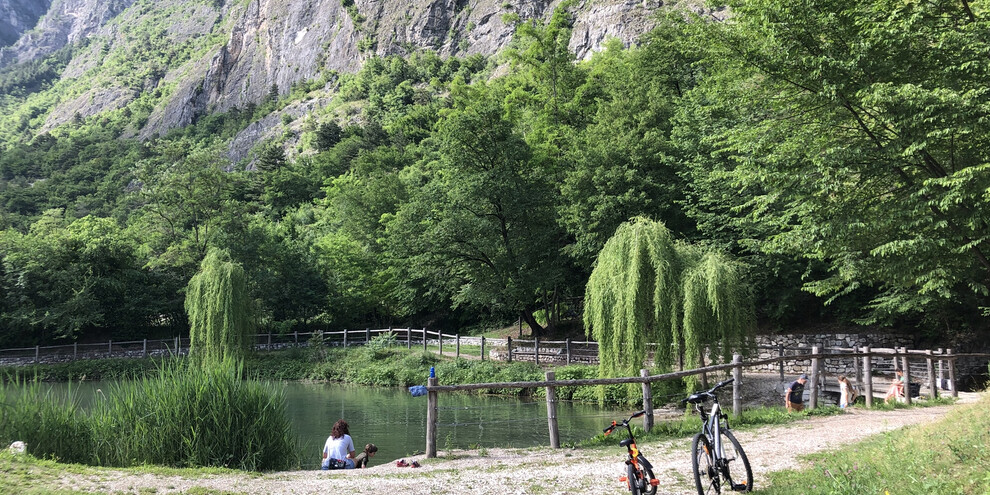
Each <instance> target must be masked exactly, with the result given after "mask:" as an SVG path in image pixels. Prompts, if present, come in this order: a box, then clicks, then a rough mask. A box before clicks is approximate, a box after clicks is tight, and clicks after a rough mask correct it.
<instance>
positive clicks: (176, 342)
mask: <svg viewBox="0 0 990 495" xmlns="http://www.w3.org/2000/svg"><path fill="white" fill-rule="evenodd" d="M172 349H174V350H175V355H176V356H178V355H179V338H178V337H176V338H175V343H174V344H172Z"/></svg>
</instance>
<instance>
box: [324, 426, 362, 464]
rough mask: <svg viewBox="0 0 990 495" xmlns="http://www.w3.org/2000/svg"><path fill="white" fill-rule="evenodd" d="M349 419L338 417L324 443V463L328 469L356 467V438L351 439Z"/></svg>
mask: <svg viewBox="0 0 990 495" xmlns="http://www.w3.org/2000/svg"><path fill="white" fill-rule="evenodd" d="M350 433H351V432H350V430H349V429H348V427H347V421H344V420H343V419H338V420H337V422H336V423H334V424H333V428H331V430H330V437H328V438H327V442H326V443H325V444H324V445H323V464H322V466H321V467H322V468H323V469H324V470H326V469H354V440H351V435H350Z"/></svg>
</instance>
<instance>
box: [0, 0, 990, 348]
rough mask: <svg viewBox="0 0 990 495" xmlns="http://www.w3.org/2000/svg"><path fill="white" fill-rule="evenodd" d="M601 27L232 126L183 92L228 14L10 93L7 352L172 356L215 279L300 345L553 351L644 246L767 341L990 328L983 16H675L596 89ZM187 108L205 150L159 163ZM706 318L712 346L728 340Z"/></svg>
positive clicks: (195, 141) (752, 6) (329, 91)
mask: <svg viewBox="0 0 990 495" xmlns="http://www.w3.org/2000/svg"><path fill="white" fill-rule="evenodd" d="M221 3H222V2H210V4H211V5H214V6H215V5H220V4H221ZM340 5H341V8H342V10H347V12H348V13H349V15H351V16H352V19H353V20H354V21H355V23H357V24H361V23H362V21H361V17H360V13H359V12H358V11H357V7H356V4H355V3H354V2H353V1H351V0H341V4H340ZM578 8H580V7H579V6H578V5H577V4H576V3H575V2H571V1H567V2H561V3H559V4H558V5H557V7H556V8H555V11H554V13H553V15H552V16H550V18H549V19H547V20H546V22H541V21H540V20H538V19H528V20H523V19H522V17H520V16H519V15H517V14H515V13H514V14H512V15H510V16H507V17H506V18H505V19H506V21H507V22H509V23H511V24H513V25H514V26H515V30H516V32H515V35H514V37H513V40H512V41H511V43H510V44H509V46H508V48H507V50H505V51H504V52H503V53H502V54H500V55H498V56H494V57H490V58H486V57H484V56H481V55H472V56H469V57H464V58H459V57H441V56H440V55H438V54H437V53H435V52H433V51H430V50H412V49H409V51H408V53H407V54H406V55H405V56H398V55H391V56H387V57H379V56H375V55H373V54H371V56H369V57H368V58H367V59H365V60H364V61H363V64H362V66H361V68H360V70H359V71H358V72H357V73H354V74H350V73H345V74H338V73H336V72H333V71H325V72H324V73H321V74H319V75H317V76H315V77H314V78H313V79H309V80H299V81H296V82H294V83H292V85H291V87H289V88H285V87H283V88H279V87H278V86H275V87H265V88H263V92H264V93H265V94H264V95H260V96H259V98H260V99H259V100H258V101H249V102H245V103H244V104H243V105H242V106H241V107H230V108H228V109H227V110H226V111H225V112H224V113H216V112H214V111H213V109H212V108H203V107H202V106H201V104H202V103H203V102H205V101H208V100H209V99H210V98H209V97H208V95H207V94H204V93H201V92H205V91H207V89H208V88H202V87H201V88H195V87H194V88H190V87H189V86H188V85H186V84H185V83H184V82H183V83H177V82H175V81H179V80H182V79H183V78H184V77H185V76H183V75H182V74H183V73H184V71H185V69H183V68H182V67H189V66H190V65H189V64H188V63H189V62H190V61H193V60H202V59H203V57H205V56H208V54H210V53H215V50H216V47H217V46H220V45H222V44H223V43H225V42H226V41H225V40H226V37H227V35H228V34H229V33H228V31H227V29H228V28H229V26H228V25H227V24H225V23H224V22H222V21H221V20H220V18H219V16H220V15H221V13H220V12H219V11H214V10H212V9H206V10H205V11H204V12H205V13H206V14H207V15H208V16H213V15H216V16H218V17H216V18H213V19H212V20H217V21H218V22H217V23H216V24H215V25H214V26H215V28H214V29H213V30H212V32H211V33H210V34H209V35H205V36H185V37H182V36H179V37H177V36H176V30H174V29H171V28H169V27H168V26H175V25H184V24H181V23H177V22H176V21H177V20H178V19H180V18H184V16H187V15H188V14H187V11H186V10H185V9H183V8H180V7H179V6H174V5H161V6H155V7H154V8H151V7H148V6H147V5H143V4H142V5H135V6H133V7H132V8H128V9H125V10H124V11H123V13H122V14H121V17H120V18H119V20H118V21H115V26H116V28H115V29H116V31H115V33H116V35H115V36H114V37H112V38H106V37H103V38H101V37H95V38H92V39H91V40H90V41H89V43H88V44H85V45H76V46H73V47H70V48H66V49H64V50H63V51H60V52H58V53H55V54H53V55H51V56H49V57H47V58H44V59H39V60H35V61H31V62H27V63H23V64H15V65H9V66H7V67H4V68H3V69H0V258H2V261H0V267H2V268H0V281H2V282H0V283H2V285H3V292H0V327H2V328H3V329H4V331H3V332H2V333H0V342H7V343H9V344H10V345H15V343H16V344H17V345H37V344H39V343H47V342H49V341H52V340H55V339H58V338H76V339H86V338H87V337H91V338H94V339H95V338H103V337H104V336H105V335H110V336H113V337H115V338H116V337H117V336H123V335H130V336H135V337H137V336H141V335H146V334H149V333H156V332H157V333H162V334H172V335H174V333H175V332H176V331H181V329H184V327H185V325H186V321H185V316H184V315H183V312H182V311H181V310H180V308H179V304H180V302H181V301H182V299H183V292H182V291H183V287H185V285H186V283H187V282H188V280H189V279H190V277H192V276H193V275H194V273H195V272H196V270H197V267H198V266H199V264H200V262H201V261H202V259H203V258H204V256H205V255H206V253H207V251H208V250H209V249H210V248H221V249H225V250H227V251H229V252H230V255H231V258H232V260H233V261H235V262H237V263H240V264H241V265H242V266H244V268H245V271H246V277H247V279H248V282H247V285H248V291H249V294H250V298H251V299H253V300H255V301H257V309H258V313H257V315H258V323H259V325H262V326H264V327H266V328H269V329H273V330H275V331H285V330H294V329H299V330H312V329H318V328H331V327H333V328H341V327H345V326H350V327H355V326H362V327H363V326H367V325H372V324H375V325H379V324H380V325H390V324H393V323H394V322H399V321H401V322H403V324H415V325H419V324H429V325H430V326H431V328H437V327H442V328H446V329H448V330H450V329H451V328H454V327H457V328H460V327H464V326H470V325H477V324H479V322H484V321H487V320H504V319H511V320H514V319H516V318H518V317H520V316H521V317H522V318H523V319H524V320H525V321H526V322H527V325H528V326H529V327H530V328H531V329H532V330H533V331H534V332H535V333H537V334H539V333H540V331H541V330H542V329H543V328H544V327H545V326H546V327H559V326H560V325H561V324H562V323H566V320H574V319H575V318H576V317H577V312H578V311H579V309H580V308H579V306H580V302H579V301H580V300H581V296H582V289H583V288H584V285H585V283H586V282H587V281H588V277H589V275H590V274H591V273H592V270H593V269H594V267H595V265H594V263H595V258H596V256H597V255H598V253H599V252H600V251H601V250H602V249H603V247H604V246H605V245H606V242H607V241H608V240H609V239H610V238H611V237H612V236H613V235H614V234H615V232H616V230H617V229H618V228H619V226H620V225H622V224H623V223H624V222H626V221H628V220H629V219H630V218H634V217H639V216H641V217H646V218H651V219H655V220H658V221H661V222H663V224H664V225H665V226H666V227H667V228H668V229H670V231H671V235H672V237H673V238H674V239H678V240H682V241H684V243H683V245H684V246H687V245H688V244H687V242H688V241H689V242H691V243H693V244H694V245H703V246H706V247H710V248H711V249H717V250H718V251H719V252H724V253H731V255H732V259H738V260H740V261H741V262H743V263H745V265H746V266H749V267H751V270H749V272H748V273H747V281H748V285H749V287H752V291H753V300H754V301H755V305H756V308H757V312H756V314H757V316H758V317H759V319H760V323H761V325H763V326H764V327H765V328H768V329H783V328H786V327H788V326H792V325H809V324H816V323H819V322H822V321H829V320H831V321H834V322H835V323H837V324H839V325H848V324H850V323H854V322H859V323H870V324H879V325H897V326H899V327H907V328H921V329H924V330H925V331H926V332H927V336H930V337H937V336H942V335H946V334H947V332H948V333H950V334H951V333H956V332H958V333H968V332H972V331H979V330H981V329H985V328H986V327H987V320H986V317H985V316H984V313H985V311H984V310H981V309H980V308H987V307H990V302H988V301H987V298H988V294H990V289H988V288H987V278H988V273H990V268H988V266H990V265H988V264H987V262H986V260H985V258H986V254H985V253H984V251H985V250H986V249H987V247H986V246H985V244H986V242H987V234H986V232H985V230H986V221H985V219H984V215H983V214H982V212H983V211H984V210H985V209H986V208H985V206H986V205H985V202H986V194H985V191H986V189H987V187H990V184H988V182H987V180H986V177H987V176H988V174H987V173H986V172H987V170H986V164H985V162H987V159H986V156H984V155H985V154H986V151H985V150H987V149H990V147H988V146H986V142H985V141H986V140H987V137H986V136H987V135H988V134H990V133H988V132H987V129H986V125H987V121H988V120H987V119H986V118H985V115H984V114H985V113H986V99H987V98H986V96H987V92H986V91H985V80H986V75H987V74H986V73H987V71H988V64H987V63H985V57H982V51H981V50H982V48H981V47H982V46H983V45H984V44H985V43H984V39H985V38H986V36H985V35H986V34H987V33H986V31H987V21H986V20H985V11H984V9H983V8H982V6H976V7H972V6H970V5H969V4H968V3H965V2H964V3H953V2H945V1H936V2H929V3H925V4H916V3H911V2H908V3H904V2H894V1H882V2H879V3H878V2H865V1H862V0H843V1H840V2H823V1H820V0H802V1H801V2H799V3H796V4H793V3H792V4H787V5H781V4H779V2H770V1H766V0H758V1H755V2H751V1H745V2H731V5H730V9H731V12H732V15H730V16H728V17H726V18H725V19H724V20H723V21H719V22H711V21H710V20H708V19H700V18H697V17H693V16H692V15H691V14H688V13H686V12H685V11H683V10H680V9H679V8H672V9H671V11H670V12H669V14H668V15H663V16H661V17H659V18H658V19H657V21H656V29H654V30H653V31H652V32H651V33H648V34H647V35H644V36H642V37H641V38H640V40H639V42H638V43H637V44H636V45H635V46H630V47H625V46H622V44H621V43H620V42H618V41H615V40H614V41H610V42H606V43H605V45H604V48H603V49H602V50H600V51H599V52H597V53H594V54H593V55H592V56H591V57H590V58H587V59H585V60H577V56H576V54H575V53H573V52H572V51H570V50H569V48H568V47H569V43H570V40H571V38H572V37H573V32H572V28H573V23H574V18H575V14H576V12H577V9H578ZM513 10H514V9H513ZM209 21H210V19H207V22H209ZM179 31H183V30H179ZM359 38H363V40H364V41H362V44H364V45H370V44H372V43H374V42H375V40H374V38H373V35H372V33H370V32H362V33H361V35H360V36H359ZM65 67H69V68H70V71H71V77H69V74H65V73H66V71H65V70H64V68H65ZM63 76H64V77H63ZM254 89H255V90H258V89H259V88H254ZM187 90H191V91H193V94H192V95H191V99H185V100H183V101H191V102H192V103H191V105H192V107H191V108H192V109H193V112H192V113H191V114H183V115H186V116H188V122H189V124H188V125H184V126H181V127H179V128H176V129H172V130H169V131H167V132H166V133H164V135H149V132H148V131H149V129H146V128H145V127H146V126H147V125H148V123H149V122H152V123H154V124H156V125H157V124H159V123H160V121H158V120H155V119H157V118H158V116H160V115H163V112H164V110H163V109H165V108H166V105H172V103H170V102H173V101H177V100H175V98H177V97H179V96H181V95H186V96H190V95H189V94H187V93H185V91H187ZM252 92H253V91H252ZM117 93H119V94H120V95H121V97H120V99H119V100H116V103H115V106H114V107H113V109H98V108H97V107H96V106H95V105H96V104H97V101H98V100H97V99H96V96H97V94H100V95H109V94H117ZM183 98H184V97H183ZM180 99H181V98H180ZM294 102H298V103H300V105H299V108H311V109H312V110H311V113H310V114H309V115H304V116H301V117H300V118H298V119H296V120H295V122H297V123H299V124H300V126H301V128H302V135H301V136H299V139H298V140H296V137H297V136H296V134H295V133H296V131H297V128H296V126H293V128H292V129H288V128H285V129H283V130H284V131H285V132H284V134H282V135H281V136H279V137H276V138H274V139H269V140H266V141H264V142H263V143H262V145H261V146H255V150H253V151H251V152H249V153H247V154H246V156H247V157H248V158H246V160H245V161H242V162H240V163H233V162H232V161H231V158H230V157H231V156H233V155H238V156H244V154H243V153H241V152H240V150H235V149H233V148H234V147H236V146H240V143H241V142H242V139H243V138H244V137H247V136H249V135H254V133H255V132H256V131H257V127H259V126H264V125H266V124H264V123H265V122H276V125H279V124H278V122H279V121H280V120H279V119H278V117H281V116H282V115H288V114H286V113H283V114H278V115H276V114H274V112H276V111H280V110H282V109H284V108H285V106H286V105H288V104H290V103H294ZM323 102H327V103H325V104H324V103H323ZM68 108H73V109H78V110H79V111H78V112H76V111H75V110H67V109H68ZM168 108H172V107H168ZM73 113H75V115H73ZM293 115H295V114H294V113H293ZM289 118H290V117H282V120H281V122H283V123H284V122H287V121H288V120H287V119H289ZM292 118H295V117H292ZM262 119H263V120H262ZM166 120H167V119H166ZM259 121H261V122H259ZM252 123H253V124H252ZM249 125H250V126H251V127H250V128H249ZM245 131H246V132H245ZM135 136H141V139H140V140H139V139H137V138H135ZM235 136H240V137H239V138H238V140H237V141H234V138H235ZM235 143H236V144H235ZM249 165H254V166H249ZM54 211H59V212H60V213H58V214H56V213H54ZM46 212H49V213H46ZM55 217H58V220H57V221H56V220H55ZM111 220H112V223H111ZM75 229H78V231H75ZM70 231H71V232H72V233H71V234H70V233H69V232H70ZM103 238H105V239H103ZM101 243H102V244H104V245H103V247H104V248H106V250H107V253H108V254H107V257H99V256H96V255H95V254H93V253H94V251H93V250H91V249H89V247H95V246H99V245H101ZM83 244H85V245H86V246H89V247H87V248H81V247H80V246H82V245H83ZM674 245H675V247H676V246H681V245H682V243H679V242H678V243H675V244H674ZM706 252H707V251H706ZM712 252H714V251H712ZM685 255H686V256H687V254H685ZM712 256H715V257H713V258H708V262H711V263H713V264H718V262H719V259H718V256H716V255H712ZM689 257H691V258H692V259H695V258H696V259H697V260H698V261H701V260H703V259H706V254H705V253H704V252H699V253H696V254H692V255H690V256H689ZM48 259H51V263H50V264H49V263H46V262H42V261H43V260H48ZM728 273H729V272H728V271H714V272H713V271H711V270H703V269H700V268H699V269H698V270H697V271H695V272H694V274H693V276H692V278H691V281H692V282H691V284H690V286H688V285H684V288H685V289H686V290H687V289H689V290H690V291H692V293H693V294H694V295H695V296H700V295H701V294H703V293H704V294H705V296H706V297H708V296H709V295H710V296H711V297H715V298H717V297H724V296H725V295H722V296H720V295H719V294H716V293H712V294H709V289H710V288H716V287H725V284H722V283H714V282H713V280H714V279H712V278H711V277H712V276H715V275H720V274H728ZM686 274H687V272H685V275H686ZM705 277H709V278H705ZM692 300H693V298H692ZM826 304H827V305H826ZM719 308H720V309H718V311H720V312H721V311H722V309H721V307H719ZM679 310H686V311H687V312H686V313H685V314H684V317H685V318H684V319H681V320H678V321H679V323H678V325H693V328H695V329H698V328H705V329H706V330H707V329H708V327H706V323H705V322H706V321H710V318H712V316H711V315H710V314H708V313H709V312H713V310H712V309H711V308H707V309H706V307H705V306H692V307H691V308H687V307H684V308H680V309H679ZM696 310H697V311H696ZM729 320H734V321H738V322H743V321H744V319H743V318H728V319H727V320H726V321H729ZM417 322H419V323H417ZM692 322H693V323H692ZM946 329H948V331H947V330H946ZM682 331H683V335H682V337H684V336H688V335H690V336H691V338H692V339H700V340H707V341H712V340H715V339H716V337H717V336H720V335H731V334H733V333H734V332H735V330H731V329H727V328H726V329H722V330H718V329H712V331H713V332H715V333H706V332H694V330H688V328H687V327H684V328H683V329H682ZM720 332H722V333H720ZM950 336H951V335H950ZM672 343H673V342H672ZM4 345H6V344H4ZM685 345H686V346H689V347H690V346H694V345H696V344H695V343H694V342H693V341H692V342H687V341H685ZM728 347H729V346H721V348H720V349H718V350H719V351H724V350H725V349H727V348H728ZM675 351H676V349H671V354H676V352H675ZM686 357H687V358H688V359H694V358H695V356H694V355H693V354H692V353H689V354H687V355H686Z"/></svg>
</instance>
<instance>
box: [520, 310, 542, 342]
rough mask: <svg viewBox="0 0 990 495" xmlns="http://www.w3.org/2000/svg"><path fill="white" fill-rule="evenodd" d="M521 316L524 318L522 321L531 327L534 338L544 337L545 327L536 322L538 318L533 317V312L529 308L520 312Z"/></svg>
mask: <svg viewBox="0 0 990 495" xmlns="http://www.w3.org/2000/svg"><path fill="white" fill-rule="evenodd" d="M519 316H520V317H522V320H523V321H525V322H526V324H527V325H529V328H530V329H531V331H532V333H533V337H542V336H543V326H541V325H540V324H539V323H537V322H536V317H535V316H533V310H531V309H528V308H527V309H524V310H522V311H520V313H519Z"/></svg>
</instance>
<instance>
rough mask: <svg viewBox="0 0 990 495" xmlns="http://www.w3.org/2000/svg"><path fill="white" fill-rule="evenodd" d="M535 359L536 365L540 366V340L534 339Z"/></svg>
mask: <svg viewBox="0 0 990 495" xmlns="http://www.w3.org/2000/svg"><path fill="white" fill-rule="evenodd" d="M533 359H534V360H535V361H536V365H537V366H539V365H540V338H539V337H534V338H533Z"/></svg>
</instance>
